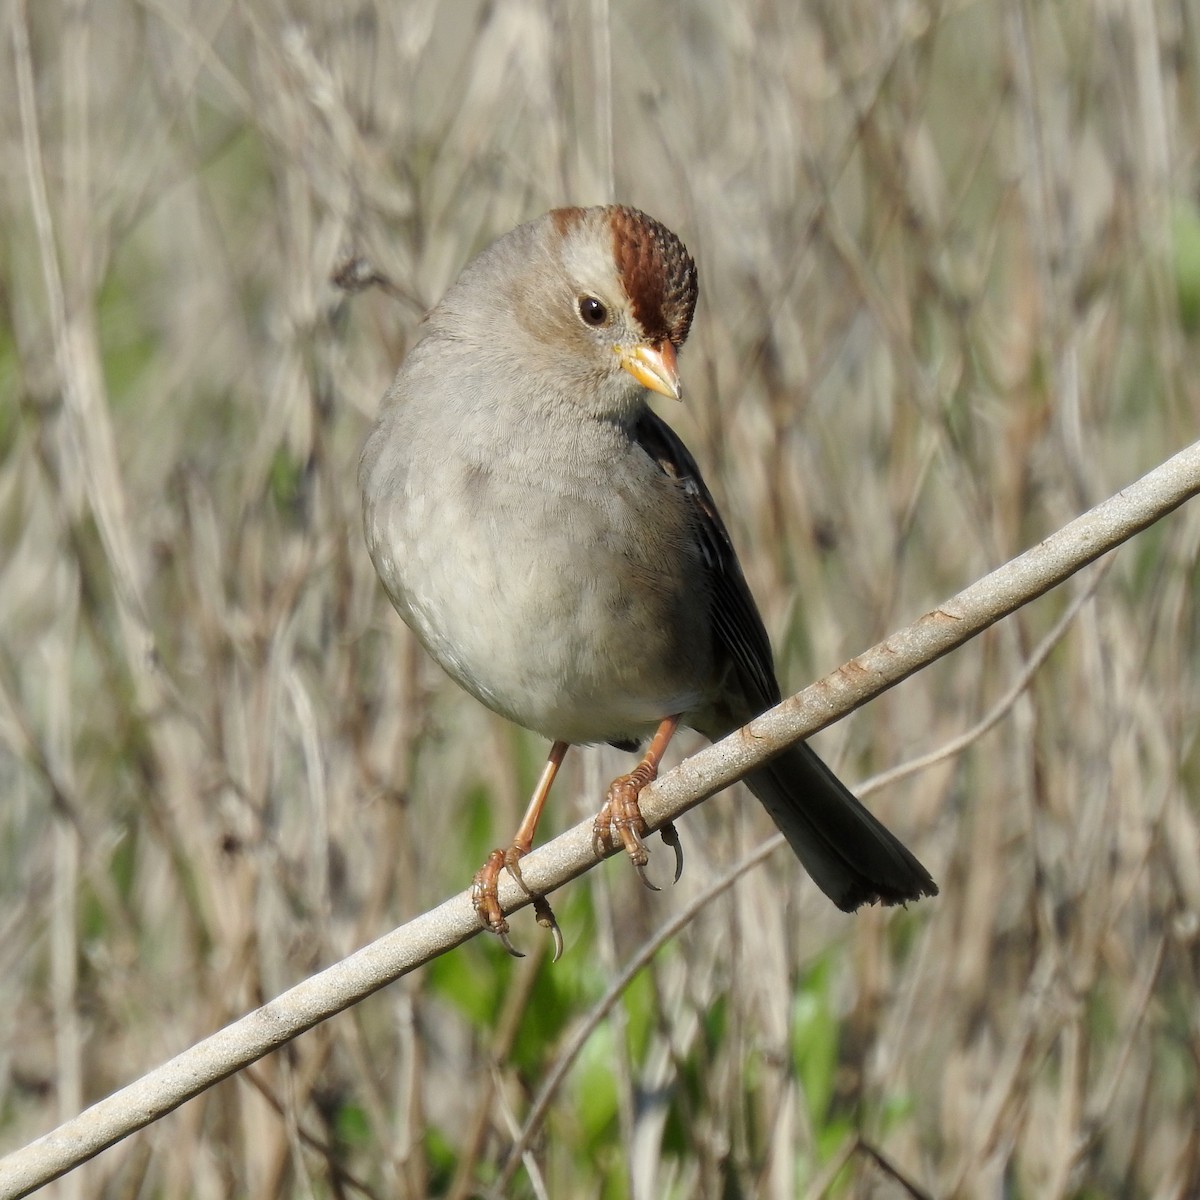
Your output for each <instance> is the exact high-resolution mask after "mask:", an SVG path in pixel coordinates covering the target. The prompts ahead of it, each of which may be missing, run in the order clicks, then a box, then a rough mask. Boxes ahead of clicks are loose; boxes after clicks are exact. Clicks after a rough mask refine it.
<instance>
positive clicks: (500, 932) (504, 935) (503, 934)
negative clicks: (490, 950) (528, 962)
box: [493, 929, 525, 958]
mask: <svg viewBox="0 0 1200 1200" xmlns="http://www.w3.org/2000/svg"><path fill="white" fill-rule="evenodd" d="M493 932H494V933H495V934H496V936H497V937H498V938H499V939H500V945H502V946H503V947H504V948H505V950H507V951H508V952H509V954H511V955H512V956H513V958H524V957H525V951H524V950H518V949H517V948H516V946H514V945H513V944H512V942H510V941H509V940H508V930H507V929H496V930H494V931H493Z"/></svg>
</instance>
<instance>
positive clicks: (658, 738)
mask: <svg viewBox="0 0 1200 1200" xmlns="http://www.w3.org/2000/svg"><path fill="white" fill-rule="evenodd" d="M678 728H679V716H678V715H676V716H674V717H667V718H666V719H665V720H664V721H663V722H662V724H661V725H659V727H658V730H657V731H656V732H655V734H654V737H653V738H652V739H651V741H650V745H649V746H648V747H647V748H646V753H645V755H643V757H642V761H641V762H640V763H638V765H637V766H636V767H634V768H633V770H632V771H630V772H629V774H628V775H622V776H620V777H619V778H618V779H614V780H613V781H612V783H611V784H610V785H609V788H608V796H607V798H606V799H605V801H604V807H603V808H602V809H601V810H600V812H599V814H598V815H597V816H596V821H595V824H594V825H593V826H592V846H593V848H594V849H595V851H596V854H597V855H598V856H599V855H602V854H603V853H604V851H605V850H606V849H608V848H609V847H610V846H615V845H616V843H617V841H618V840H619V841H620V843H621V845H622V846H624V847H625V853H626V854H628V855H629V859H630V861H631V862H632V863H633V865H634V867H635V868H636V870H637V873H638V876H639V878H640V879H641V881H642V882H643V883H644V884H645V885H646V886H647V887H648V888H650V889H651V891H655V892H656V891H658V888H656V887H655V886H654V884H652V883H651V882H650V880H649V878H648V877H647V875H646V863H647V862H648V861H649V858H650V855H649V853H648V852H647V850H646V845H645V843H644V842H643V841H642V838H643V836H644V835H645V833H646V822H645V821H644V820H643V819H642V810H641V809H640V808H639V807H638V797H639V796H640V795H641V791H642V788H644V787H645V786H646V785H647V784H648V783H650V782H652V781H653V780H655V779H657V778H658V766H659V763H661V762H662V757H663V754H664V753H665V752H666V749H667V745H668V743H669V742H670V741H671V738H672V737H674V736H675V730H676V729H678ZM661 833H662V840H663V841H664V842H666V844H667V845H668V846H670V847H671V849H672V850H674V851H675V881H676V882H677V883H678V882H679V876H680V875H681V874H682V873H683V848H682V847H681V846H680V844H679V835H678V833H676V831H675V826H674V825H672V824H671V823H670V822H668V823H667V824H666V825H664V826H663V827H662V830H661ZM614 835H615V836H614Z"/></svg>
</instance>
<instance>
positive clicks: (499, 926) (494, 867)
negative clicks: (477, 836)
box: [471, 842, 563, 962]
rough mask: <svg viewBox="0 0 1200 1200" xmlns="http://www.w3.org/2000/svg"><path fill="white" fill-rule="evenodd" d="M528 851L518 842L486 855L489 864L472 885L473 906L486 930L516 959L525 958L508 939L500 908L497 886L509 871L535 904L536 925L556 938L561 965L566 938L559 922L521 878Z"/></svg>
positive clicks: (555, 948)
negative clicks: (504, 872)
mask: <svg viewBox="0 0 1200 1200" xmlns="http://www.w3.org/2000/svg"><path fill="white" fill-rule="evenodd" d="M528 852H529V848H528V847H527V846H520V845H518V844H517V843H516V842H514V843H513V844H512V845H511V846H509V848H508V849H507V850H493V851H492V852H491V854H489V855H488V856H487V861H486V862H485V863H484V864H483V866H482V867H480V868H479V870H478V871H476V872H475V878H474V880H473V881H472V883H471V904H472V905H473V906H474V908H475V915H476V916H477V917H478V918H479V923H480V924H481V925H482V926H483V927H484V929H486V930H488V931H489V932H491V933H494V934H495V935H496V936H497V937H498V938H499V939H500V944H501V945H502V946H503V947H504V948H505V950H507V951H508V952H509V954H511V955H512V956H513V957H514V958H524V957H525V955H524V954H523V953H522V951H520V950H518V949H517V948H516V946H514V945H513V944H512V942H511V941H510V940H509V936H508V929H509V926H508V920H507V919H506V918H505V916H504V910H503V909H502V908H501V907H500V897H499V895H498V891H497V883H498V881H499V879H500V872H501V871H507V872H508V873H509V874H510V875H511V876H512V877H513V879H515V880H516V881H517V885H518V886H519V887H520V889H521V891H523V892H524V893H525V895H527V896H528V897H529V898H530V900H532V901H533V911H534V915H535V916H536V917H537V923H538V924H539V925H540V926H541V927H542V928H543V929H548V930H549V931H550V935H551V936H552V937H553V938H554V962H558V960H559V959H560V958H561V957H562V952H563V936H562V930H561V929H559V927H558V921H557V920H555V917H554V910H553V909H552V908H551V907H550V901H549V900H547V899H546V897H545V896H535V895H534V894H533V893H532V892H531V891H530V890H529V889H528V888H527V887H526V886H525V880H524V878H523V876H522V875H521V859H522V858H523V857H524V856H525V855H526V854H527V853H528Z"/></svg>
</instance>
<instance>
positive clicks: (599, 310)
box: [579, 296, 608, 325]
mask: <svg viewBox="0 0 1200 1200" xmlns="http://www.w3.org/2000/svg"><path fill="white" fill-rule="evenodd" d="M579 315H580V316H581V317H582V318H583V323H584V324H585V325H603V324H604V322H605V321H607V320H608V309H607V308H605V307H604V305H603V304H602V303H601V302H600V301H599V300H597V299H596V297H595V296H584V297H583V299H582V300H580V301H579Z"/></svg>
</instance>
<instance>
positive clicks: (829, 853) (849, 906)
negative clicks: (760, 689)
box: [746, 744, 938, 912]
mask: <svg viewBox="0 0 1200 1200" xmlns="http://www.w3.org/2000/svg"><path fill="white" fill-rule="evenodd" d="M746 782H747V783H748V784H749V785H750V790H751V791H752V792H753V793H754V794H755V795H756V796H757V797H758V798H759V800H761V801H762V803H763V805H764V807H765V808H766V810H767V812H769V813H770V814H771V819H772V820H773V821H774V822H775V824H776V825H778V826H779V828H780V830H781V831H782V832H783V835H784V837H786V838H787V840H788V843H789V844H790V845H791V847H792V849H793V850H794V851H795V852H796V857H797V858H799V859H800V861H801V862H802V863H803V864H804V869H805V870H806V871H807V872H808V873H809V874H810V875H811V876H812V877H813V880H814V881H815V882H816V885H817V886H818V887H819V888H820V889H821V891H823V892H824V893H825V895H827V896H828V897H829V898H830V900H832V901H833V902H834V904H836V905H837V906H838V908H840V909H842V910H843V911H844V912H853V911H854V910H855V909H856V908H858V907H859V906H860V905H862V904H875V903H876V902H880V903H883V904H903V903H905V901H908V900H919V899H920V898H921V897H922V896H936V895H937V892H938V889H937V884H936V883H934V882H933V879H932V878H931V877H930V874H929V872H928V871H927V870H925V868H924V867H923V866H921V864H920V863H919V862H918V861H917V860H916V858H915V857H914V856H913V854H911V853H910V852H909V850H908V848H907V847H906V846H905V845H904V843H903V842H901V841H900V840H899V839H898V838H896V837H895V836H893V835H892V834H891V833H889V832H888V830H887V829H886V828H884V826H883V824H882V823H881V822H879V821H877V820H876V819H875V818H874V817H873V816H872V815H871V814H870V813H869V812H868V811H867V810H866V809H865V808H864V807H863V806H862V804H860V803H859V801H858V799H857V798H856V797H855V796H854V795H853V794H852V793H851V792H850V791H849V789H848V788H846V787H845V786H844V785H843V784H842V782H841V781H840V780H839V779H838V777H837V776H836V775H835V774H834V773H833V772H832V771H831V770H830V769H829V768H828V767H827V766H826V765H825V764H824V763H823V762H822V761H821V760H820V759H819V758H818V757H817V756H816V754H815V753H814V752H813V751H812V750H810V749H809V748H808V747H807V746H806V745H804V744H801V745H799V746H794V747H793V748H792V749H790V750H787V751H785V752H784V753H783V754H781V755H780V756H779V757H778V758H774V759H772V760H771V761H770V762H769V763H768V764H767V765H766V766H765V767H763V768H761V769H760V770H758V771H755V772H754V773H753V774H751V775H748V776H746Z"/></svg>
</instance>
